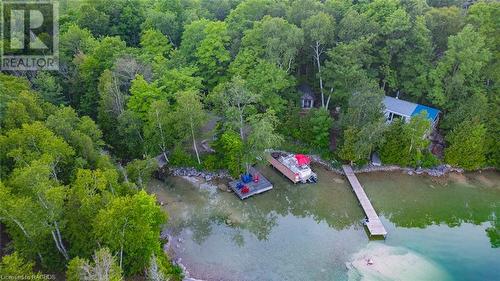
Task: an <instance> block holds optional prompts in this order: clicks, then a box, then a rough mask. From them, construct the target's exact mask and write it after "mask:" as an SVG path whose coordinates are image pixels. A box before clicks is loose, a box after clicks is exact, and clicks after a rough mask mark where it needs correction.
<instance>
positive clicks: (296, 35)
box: [242, 16, 304, 73]
mask: <svg viewBox="0 0 500 281" xmlns="http://www.w3.org/2000/svg"><path fill="white" fill-rule="evenodd" d="M303 42H304V33H303V31H302V30H301V29H300V28H298V27H296V26H295V25H293V24H290V23H288V22H287V21H286V20H284V19H282V18H273V17H270V16H265V17H264V18H263V19H262V20H261V21H258V22H256V23H255V24H254V27H253V28H252V29H251V30H248V31H247V32H245V36H244V37H243V40H242V48H250V49H252V50H253V51H254V52H255V54H257V57H259V58H263V59H265V60H267V61H269V62H271V63H274V64H276V65H277V66H278V67H279V68H281V69H283V70H285V71H286V72H288V73H289V72H290V71H291V70H292V69H293V68H294V61H295V57H296V56H297V54H298V51H299V48H300V47H301V46H302V44H303Z"/></svg>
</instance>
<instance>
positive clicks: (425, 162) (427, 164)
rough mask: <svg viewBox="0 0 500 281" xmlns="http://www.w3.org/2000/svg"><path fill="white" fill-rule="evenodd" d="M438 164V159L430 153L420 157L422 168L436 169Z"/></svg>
mask: <svg viewBox="0 0 500 281" xmlns="http://www.w3.org/2000/svg"><path fill="white" fill-rule="evenodd" d="M440 163H441V162H440V161H439V159H438V158H437V157H436V156H435V155H434V154H432V153H430V152H426V153H424V155H423V156H422V163H421V166H422V168H432V167H436V166H437V165H439V164H440Z"/></svg>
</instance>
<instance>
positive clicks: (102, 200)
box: [65, 169, 124, 257]
mask: <svg viewBox="0 0 500 281" xmlns="http://www.w3.org/2000/svg"><path fill="white" fill-rule="evenodd" d="M123 189H124V188H123V187H122V186H121V184H120V183H119V175H118V172H117V171H116V170H114V169H103V170H101V169H97V170H88V169H79V170H77V171H76V177H75V180H74V181H73V182H72V183H71V189H70V190H69V192H68V195H67V202H66V204H65V214H66V215H65V218H66V220H67V224H66V232H67V238H68V240H69V241H71V243H70V249H69V253H70V255H71V256H73V257H75V256H80V257H90V255H91V254H92V252H93V251H94V249H95V248H96V247H97V244H96V243H95V242H93V241H94V237H93V233H92V229H93V225H92V223H93V220H94V218H95V216H96V215H97V213H98V212H99V210H101V209H103V208H104V207H105V206H106V203H107V202H108V201H109V200H111V198H112V197H113V196H118V195H121V194H122V193H123Z"/></svg>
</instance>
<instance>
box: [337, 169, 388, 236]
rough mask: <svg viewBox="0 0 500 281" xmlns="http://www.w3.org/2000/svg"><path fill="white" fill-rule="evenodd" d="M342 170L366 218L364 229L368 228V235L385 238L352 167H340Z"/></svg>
mask: <svg viewBox="0 0 500 281" xmlns="http://www.w3.org/2000/svg"><path fill="white" fill-rule="evenodd" d="M342 169H343V170H344V174H345V176H346V177H347V179H348V180H349V182H350V183H351V186H352V189H353V190H354V193H355V194H356V197H357V198H358V201H359V203H360V204H361V207H362V208H363V211H364V212H365V214H366V217H367V222H366V227H367V228H368V231H369V232H370V235H371V236H384V237H385V236H386V235H387V231H386V230H385V227H384V225H383V224H382V222H381V221H380V218H379V217H378V215H377V212H375V209H374V208H373V206H372V203H371V202H370V199H368V196H366V193H365V191H364V190H363V187H362V186H361V184H360V183H359V181H358V178H357V177H356V175H355V174H354V171H353V170H352V167H351V166H349V165H342Z"/></svg>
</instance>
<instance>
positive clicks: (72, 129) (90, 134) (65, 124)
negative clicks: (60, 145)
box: [45, 107, 104, 167]
mask: <svg viewBox="0 0 500 281" xmlns="http://www.w3.org/2000/svg"><path fill="white" fill-rule="evenodd" d="M45 124H46V126H47V127H48V128H49V129H51V130H52V132H54V133H56V134H57V135H59V136H61V137H62V138H63V139H64V140H65V141H66V142H67V143H68V144H69V145H71V146H72V148H73V149H74V150H75V152H76V155H75V156H76V157H79V158H81V160H82V161H83V162H82V163H81V165H83V166H87V165H90V166H91V167H95V165H96V164H97V162H98V160H99V158H100V153H101V151H100V150H101V148H102V146H103V145H104V142H103V141H102V132H101V130H99V128H98V127H97V125H96V124H95V123H94V121H92V119H90V118H89V117H88V116H83V117H81V118H79V117H78V115H77V114H76V112H75V111H74V110H73V109H72V108H71V107H60V108H59V109H58V110H57V111H56V112H54V114H52V115H50V116H49V117H48V118H47V120H46V122H45Z"/></svg>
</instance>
